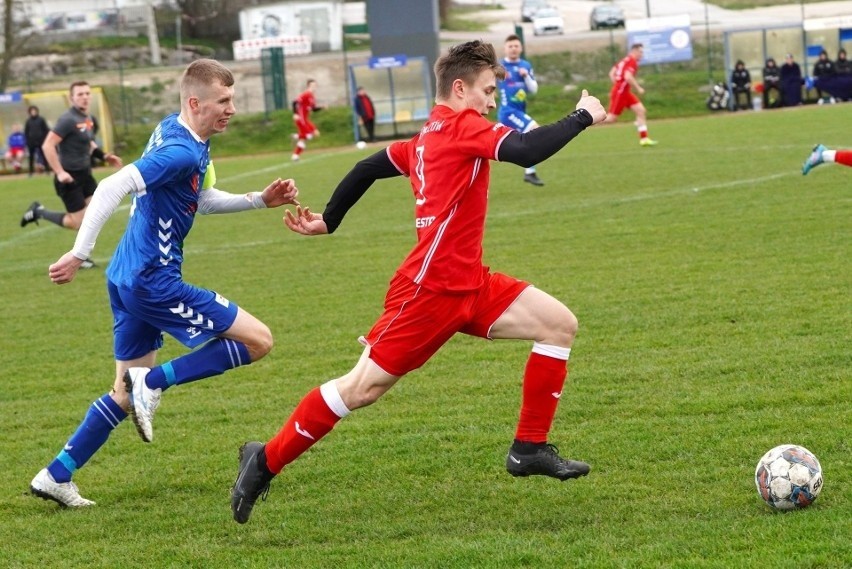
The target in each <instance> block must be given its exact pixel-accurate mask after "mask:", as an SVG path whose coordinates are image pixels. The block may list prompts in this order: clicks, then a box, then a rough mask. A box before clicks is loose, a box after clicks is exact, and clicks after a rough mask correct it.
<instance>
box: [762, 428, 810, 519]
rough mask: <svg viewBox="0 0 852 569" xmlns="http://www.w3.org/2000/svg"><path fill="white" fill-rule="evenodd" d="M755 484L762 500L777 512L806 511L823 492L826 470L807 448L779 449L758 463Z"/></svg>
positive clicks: (786, 446)
mask: <svg viewBox="0 0 852 569" xmlns="http://www.w3.org/2000/svg"><path fill="white" fill-rule="evenodd" d="M754 483H755V484H756V485H757V492H758V493H759V494H760V497H761V498H763V500H764V501H765V502H766V503H767V504H769V505H770V506H771V507H772V508H774V509H776V510H793V509H797V508H805V507H807V506H810V505H811V504H812V503H813V501H814V500H816V499H817V496H819V493H820V490H822V467H821V466H820V464H819V460H817V457H815V456H814V455H813V453H812V452H811V451H809V450H808V449H806V448H805V447H802V446H798V445H789V444H788V445H779V446H777V447H775V448H773V449H772V450H770V451H769V452H767V453H766V454H764V455H763V458H761V459H760V461H758V463H757V469H756V470H755V471H754Z"/></svg>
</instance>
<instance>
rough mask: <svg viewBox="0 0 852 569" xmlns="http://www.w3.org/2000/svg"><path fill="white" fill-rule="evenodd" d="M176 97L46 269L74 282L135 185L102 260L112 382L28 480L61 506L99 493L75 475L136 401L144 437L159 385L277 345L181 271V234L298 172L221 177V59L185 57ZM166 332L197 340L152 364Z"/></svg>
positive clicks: (287, 193)
mask: <svg viewBox="0 0 852 569" xmlns="http://www.w3.org/2000/svg"><path fill="white" fill-rule="evenodd" d="M180 105H181V111H180V114H173V115H170V116H168V117H166V118H165V119H163V121H162V122H161V123H160V124H159V125H157V128H156V129H154V132H153V134H152V135H151V138H150V140H149V141H148V145H147V147H146V148H145V151H144V152H143V154H142V157H141V158H140V159H139V160H137V161H136V162H134V163H133V164H130V165H128V166H125V167H124V168H122V169H121V170H119V171H118V172H116V173H115V174H113V175H112V176H109V177H108V178H106V179H104V180H103V181H102V182H101V183H100V184H99V185H98V189H97V191H96V192H95V193H94V196H93V197H92V201H91V202H90V204H89V207H88V209H87V210H86V213H85V216H84V217H83V221H82V225H81V227H80V231H79V232H78V234H77V238H76V240H75V242H74V248H73V249H71V251H69V252H68V253H66V254H65V255H63V256H62V257H61V258H60V259H59V260H58V261H57V262H56V263H54V264H53V265H51V266H50V269H49V276H50V278H51V280H52V281H53V282H54V283H56V284H65V283H68V282H71V280H73V279H74V276H75V274H76V273H77V270H78V269H79V268H80V266H81V264H82V263H83V261H84V260H85V259H86V258H87V257H88V255H89V254H90V253H91V251H92V249H93V248H94V245H95V240H96V239H97V236H98V234H99V233H100V230H101V228H102V227H103V226H104V224H105V223H106V221H107V219H109V217H110V215H112V213H113V212H115V210H116V209H117V208H118V205H119V204H120V203H121V201H122V199H124V197H125V196H127V195H132V196H133V203H132V205H131V208H130V219H129V221H128V223H127V228H126V230H125V232H124V235H123V237H122V238H121V242H120V243H119V245H118V248H117V249H116V251H115V254H114V255H113V258H112V261H111V262H110V265H109V267H108V268H107V272H106V276H107V289H108V292H109V299H110V304H111V307H112V312H113V318H114V325H113V336H114V351H115V383H114V385H113V388H112V391H110V392H109V393H107V394H106V395H103V396H102V397H100V398H99V399H97V400H95V401H94V403H92V405H91V406H90V407H89V410H88V412H87V414H86V416H85V417H84V419H83V422H82V423H81V424H80V426H79V427H78V428H77V430H76V432H75V433H74V434H73V435H72V436H71V438H70V439H69V440H68V442H67V444H66V445H65V447H64V448H63V449H62V450H61V451H60V452H59V454H58V455H57V456H56V458H55V459H54V460H53V462H51V463H50V464H49V465H48V466H47V467H46V468H44V469H42V470H41V471H40V472H39V473H38V474H37V475H36V476H35V478H33V480H32V482H31V483H30V490H31V491H32V492H33V494H35V495H37V496H39V497H41V498H45V499H48V500H53V501H55V502H57V503H58V504H60V505H61V506H64V507H69V506H70V507H84V506H91V505H94V502H93V501H91V500H87V499H86V498H83V497H82V496H81V495H80V492H79V490H78V489H77V486H76V485H75V484H74V482H72V481H71V477H72V475H73V474H74V472H75V471H76V470H77V469H79V468H80V467H82V466H83V465H84V464H85V463H86V462H87V461H88V460H89V459H90V458H91V457H92V455H94V454H95V452H97V450H98V449H99V448H100V447H101V446H102V445H103V444H104V443H105V442H106V441H107V438H108V437H109V435H110V433H111V432H112V430H113V429H115V428H116V427H117V426H118V425H119V423H121V422H122V421H123V420H124V419H125V418H126V417H127V415H128V413H130V414H131V416H132V418H133V422H134V423H135V424H136V429H137V431H138V432H139V434H140V436H141V437H142V440H144V441H145V442H151V440H152V439H153V430H152V423H151V421H152V419H153V414H154V411H155V410H156V408H157V406H158V404H159V402H160V395H161V394H162V392H163V391H165V390H166V389H168V388H170V387H172V386H175V385H181V384H184V383H189V382H192V381H196V380H199V379H204V378H207V377H211V376H215V375H219V374H221V373H223V372H225V371H227V370H229V369H232V368H235V367H238V366H241V365H246V364H249V363H251V362H254V361H257V360H259V359H260V358H262V357H264V356H265V355H266V354H267V353H269V351H270V350H271V349H272V334H271V333H270V331H269V328H268V327H267V326H266V325H265V324H264V323H263V322H261V321H260V320H258V319H257V318H255V317H254V316H252V315H251V314H249V313H248V312H246V311H245V310H243V309H242V308H239V307H238V306H237V305H236V304H234V303H233V302H232V301H230V300H228V299H227V298H225V297H223V296H222V295H220V294H217V293H215V292H213V291H211V290H206V289H202V288H198V287H195V286H193V285H190V284H188V283H185V282H184V281H183V278H182V275H181V264H182V262H183V244H184V241H185V239H186V237H187V235H188V234H189V231H190V229H191V228H192V224H193V221H194V220H195V214H196V213H230V212H236V211H243V210H248V209H255V208H264V207H278V206H281V205H284V204H297V203H298V202H297V201H296V196H297V195H298V190H297V188H296V186H295V184H294V182H293V180H281V179H280V178H278V179H276V180H274V181H273V182H272V183H271V184H269V186H267V187H266V188H265V189H264V190H263V191H262V192H253V193H249V194H239V195H238V194H230V193H227V192H223V191H221V190H218V189H216V188H214V187H213V184H214V183H215V172H214V170H213V166H212V164H211V163H210V137H211V136H212V135H214V134H217V133H220V132H223V131H224V130H225V129H226V128H227V126H228V122H229V121H230V119H231V117H232V116H233V115H234V113H235V112H236V108H235V107H234V77H233V75H232V74H231V72H230V71H229V70H228V69H227V68H226V67H224V66H223V65H222V64H221V63H219V62H217V61H214V60H211V59H200V60H197V61H194V62H192V63H191V64H189V66H188V67H187V68H186V70H185V71H184V73H183V75H182V77H181V80H180ZM163 332H168V333H169V334H170V335H171V336H173V337H174V338H176V339H177V340H179V341H180V342H181V343H183V344H184V345H185V346H187V347H188V348H191V349H193V351H191V352H189V353H188V354H186V355H184V356H181V357H179V358H176V359H174V360H172V361H169V362H166V363H165V364H163V365H161V366H158V367H154V362H155V360H156V356H157V350H159V348H160V347H161V346H162V345H163V335H162V334H163Z"/></svg>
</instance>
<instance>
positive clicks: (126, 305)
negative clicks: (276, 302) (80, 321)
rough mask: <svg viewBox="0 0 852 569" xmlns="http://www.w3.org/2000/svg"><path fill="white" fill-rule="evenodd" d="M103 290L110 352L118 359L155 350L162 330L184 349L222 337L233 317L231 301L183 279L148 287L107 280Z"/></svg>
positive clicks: (235, 306) (234, 311) (158, 344)
mask: <svg viewBox="0 0 852 569" xmlns="http://www.w3.org/2000/svg"><path fill="white" fill-rule="evenodd" d="M107 289H108V290H109V302H110V306H111V307H112V314H113V351H114V352H115V359H116V360H119V361H127V360H134V359H136V358H141V357H142V356H144V355H146V354H148V353H149V352H151V351H153V350H158V349H160V348H161V347H162V346H163V332H168V333H169V335H171V336H173V337H174V338H175V339H176V340H178V341H179V342H181V343H182V344H183V345H184V346H186V347H187V348H195V347H196V346H199V345H201V344H203V343H204V342H207V341H208V340H210V339H212V338H215V337H217V336H220V335H222V334H223V333H224V332H225V331H226V330H228V328H230V327H231V325H232V324H233V323H234V320H236V318H237V305H236V304H234V303H233V302H231V301H229V300H228V299H227V298H225V297H223V296H222V295H220V294H217V293H215V292H213V291H211V290H207V289H203V288H198V287H196V286H192V285H190V284H187V283H184V282H178V283H176V284H172V285H170V286H168V287H164V288H162V289H157V290H151V289H130V288H125V287H119V286H116V285H115V284H113V283H112V282H110V281H107Z"/></svg>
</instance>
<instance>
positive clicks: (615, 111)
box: [607, 88, 640, 116]
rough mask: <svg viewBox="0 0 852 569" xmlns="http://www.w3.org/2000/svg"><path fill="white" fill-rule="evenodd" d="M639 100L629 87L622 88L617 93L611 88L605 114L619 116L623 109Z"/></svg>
mask: <svg viewBox="0 0 852 569" xmlns="http://www.w3.org/2000/svg"><path fill="white" fill-rule="evenodd" d="M639 102H640V101H639V98H638V97H637V96H636V95H634V94H633V91H631V90H630V89H624V90H623V91H621V92H620V93H619V92H617V91H616V90H615V88H613V89H612V91H610V94H609V110H608V111H607V114H610V115H615V116H619V115H620V114H621V113H622V112H623V111H624V109H629V108H630V107H632V106H633V105H635V104H637V103H639Z"/></svg>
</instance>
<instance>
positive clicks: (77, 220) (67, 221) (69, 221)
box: [62, 214, 83, 231]
mask: <svg viewBox="0 0 852 569" xmlns="http://www.w3.org/2000/svg"><path fill="white" fill-rule="evenodd" d="M82 222H83V218H82V216H80V217H78V216H76V215H67V214H66V215H65V217H63V218H62V226H63V227H65V228H66V229H73V230H74V231H77V230H78V229H80V225H81V224H82Z"/></svg>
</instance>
